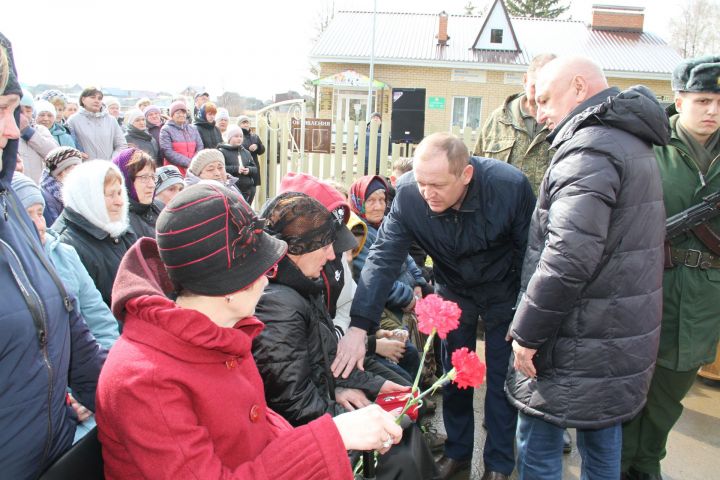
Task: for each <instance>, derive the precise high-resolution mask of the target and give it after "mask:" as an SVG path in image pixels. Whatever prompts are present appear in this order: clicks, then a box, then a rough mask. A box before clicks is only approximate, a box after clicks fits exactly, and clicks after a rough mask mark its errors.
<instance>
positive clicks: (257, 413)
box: [250, 405, 260, 423]
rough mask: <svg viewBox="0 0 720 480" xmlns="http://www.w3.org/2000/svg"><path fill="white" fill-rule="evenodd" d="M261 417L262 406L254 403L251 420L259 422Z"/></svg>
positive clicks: (251, 409) (251, 408)
mask: <svg viewBox="0 0 720 480" xmlns="http://www.w3.org/2000/svg"><path fill="white" fill-rule="evenodd" d="M259 418H260V407H259V406H257V405H253V406H252V407H250V421H251V422H253V423H257V421H258V419H259Z"/></svg>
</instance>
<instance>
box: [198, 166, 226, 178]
mask: <svg viewBox="0 0 720 480" xmlns="http://www.w3.org/2000/svg"><path fill="white" fill-rule="evenodd" d="M198 176H199V177H200V178H201V179H203V180H217V181H218V182H222V181H224V180H225V178H227V174H226V173H225V164H224V163H223V162H212V163H210V164H208V165H207V166H206V167H205V168H203V170H202V172H200V175H198Z"/></svg>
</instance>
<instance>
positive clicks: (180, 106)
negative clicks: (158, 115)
mask: <svg viewBox="0 0 720 480" xmlns="http://www.w3.org/2000/svg"><path fill="white" fill-rule="evenodd" d="M148 109H150V107H148ZM178 110H185V113H187V111H188V110H187V105H185V102H183V101H181V100H178V101H176V102H173V103H172V104H170V116H171V117H172V116H173V115H175V112H177V111H178Z"/></svg>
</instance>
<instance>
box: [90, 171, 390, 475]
mask: <svg viewBox="0 0 720 480" xmlns="http://www.w3.org/2000/svg"><path fill="white" fill-rule="evenodd" d="M286 249H287V246H286V244H285V242H282V241H279V240H276V239H273V238H272V237H270V236H268V235H267V234H265V233H263V230H262V222H261V221H260V220H258V219H257V218H256V217H255V215H254V214H253V212H252V210H251V209H250V207H249V206H248V205H247V203H245V202H244V200H242V198H241V197H240V196H239V195H238V194H236V193H233V192H231V191H229V190H227V189H225V188H223V187H221V186H219V185H215V184H209V183H208V184H199V185H196V186H193V187H190V188H188V189H186V190H184V191H183V192H181V193H180V194H178V195H177V196H176V197H175V198H174V199H173V200H172V201H171V202H170V204H169V205H168V206H167V207H166V208H165V210H163V212H162V214H161V215H160V217H159V219H158V222H157V241H156V240H153V239H150V238H143V239H141V240H140V241H139V242H137V243H136V244H135V245H134V246H133V247H132V248H131V249H130V250H129V251H128V253H127V255H126V256H125V258H124V259H123V261H122V263H121V265H120V269H119V271H118V275H117V279H116V282H115V287H114V290H113V312H114V313H115V315H116V316H117V318H118V319H121V320H122V321H123V322H124V329H123V333H122V336H121V337H120V339H119V340H118V341H117V343H116V344H115V346H114V347H113V349H112V351H111V352H110V354H109V356H108V359H107V362H106V363H105V367H104V369H103V370H102V373H101V375H100V381H99V385H98V393H97V412H96V413H97V415H96V416H97V423H98V434H99V438H100V441H101V442H102V446H103V458H104V460H105V476H106V478H108V479H119V478H133V479H135V478H152V479H171V478H172V479H183V478H192V479H197V478H202V479H241V478H242V479H273V480H274V479H351V478H352V474H351V471H350V464H349V461H348V458H347V454H346V449H357V450H371V449H378V450H380V452H381V453H384V452H385V451H387V450H388V449H389V447H390V446H391V444H392V443H397V442H398V441H399V440H400V437H401V435H402V432H401V429H400V427H398V426H397V425H395V423H394V419H393V417H392V416H391V415H390V414H387V413H386V412H384V411H382V410H381V409H380V408H379V407H377V406H373V407H372V408H370V407H368V408H364V409H361V410H357V411H355V412H351V413H348V414H344V415H340V416H338V417H335V418H334V419H333V418H331V417H330V416H328V415H325V416H323V417H321V418H319V419H317V420H315V421H313V422H310V423H309V424H307V425H304V426H302V427H298V428H293V427H291V426H290V425H289V424H288V423H287V422H286V421H285V420H284V419H283V418H282V417H280V416H279V415H277V414H276V413H274V412H273V411H272V410H270V409H269V408H268V407H267V404H266V402H265V397H264V393H263V384H262V379H261V378H260V375H259V373H258V371H257V368H256V366H255V362H254V360H253V358H252V356H251V353H250V348H251V345H252V340H253V338H255V337H256V336H257V335H258V334H259V333H260V331H261V330H262V329H263V324H262V323H261V322H260V321H258V320H257V319H256V318H255V317H254V309H255V304H256V303H257V301H258V299H259V298H260V295H261V294H262V292H263V289H264V287H265V285H266V284H267V278H266V275H267V274H268V273H269V272H270V273H272V272H273V271H274V270H275V269H276V267H277V262H278V261H279V260H280V259H281V258H282V257H283V256H284V255H285V251H286ZM171 298H175V300H174V301H173V300H172V299H171Z"/></svg>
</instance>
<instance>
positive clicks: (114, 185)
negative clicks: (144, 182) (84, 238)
mask: <svg viewBox="0 0 720 480" xmlns="http://www.w3.org/2000/svg"><path fill="white" fill-rule="evenodd" d="M104 193H105V208H107V212H108V217H109V218H110V221H111V222H118V221H120V219H122V213H123V208H124V207H125V197H124V196H123V186H122V184H121V183H120V182H119V181H115V182H111V183H110V184H109V185H107V186H106V187H105V191H104Z"/></svg>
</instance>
